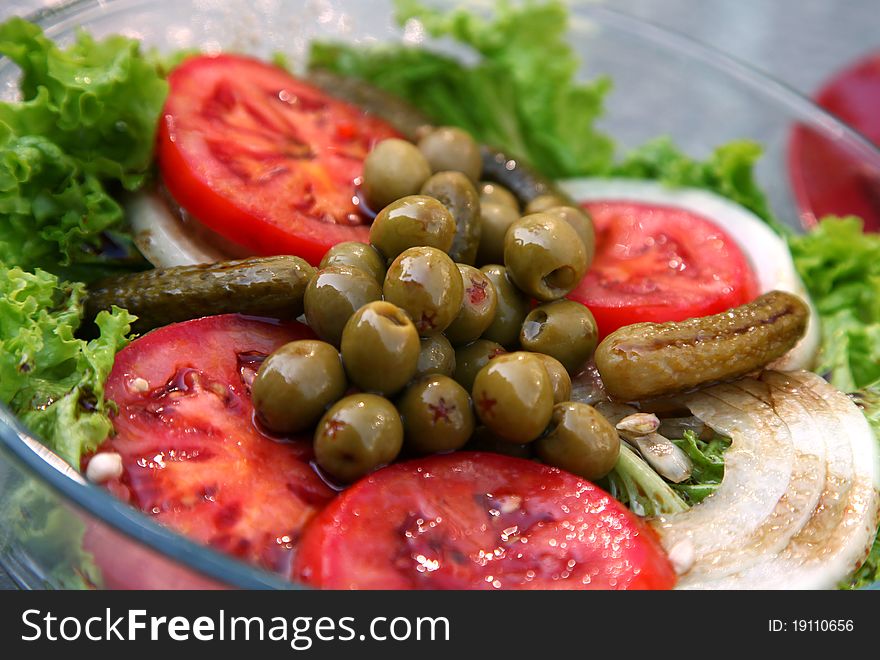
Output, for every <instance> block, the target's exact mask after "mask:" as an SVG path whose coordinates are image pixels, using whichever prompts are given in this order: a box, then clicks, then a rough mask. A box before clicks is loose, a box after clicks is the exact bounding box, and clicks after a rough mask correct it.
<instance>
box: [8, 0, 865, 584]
mask: <svg viewBox="0 0 880 660" xmlns="http://www.w3.org/2000/svg"><path fill="white" fill-rule="evenodd" d="M126 3H127V4H131V5H136V4H148V3H144V2H142V1H141V2H138V0H134V1H132V0H67V1H65V2H60V3H57V4H53V5H49V6H46V7H44V8H41V9H39V10H36V11H34V12H32V13H31V14H29V15H27V16H26V18H27V19H28V20H30V21H33V22H35V23H38V24H40V25H42V26H44V27H51V26H52V25H53V24H54V23H56V21H61V20H65V19H71V18H75V17H76V15H77V14H79V13H84V12H87V11H90V10H93V9H104V8H109V7H111V6H115V5H125V4H126ZM575 11H577V12H579V13H582V14H583V15H584V16H586V17H588V18H590V19H593V20H596V21H598V22H599V23H600V24H602V25H606V26H609V27H611V28H613V29H615V30H618V31H621V32H623V33H626V34H629V35H631V36H633V37H634V38H637V39H640V40H642V41H646V42H650V43H653V44H655V45H657V46H659V47H660V48H662V49H665V50H669V51H672V52H674V53H676V54H679V55H682V56H686V57H688V58H691V59H694V60H697V61H701V62H702V63H704V64H705V65H707V66H708V67H709V68H711V69H714V70H716V71H717V72H718V73H719V74H721V75H723V76H727V77H730V78H733V79H735V80H737V81H738V82H739V83H740V84H743V85H745V86H747V87H750V88H752V89H755V90H757V91H759V92H760V93H761V94H763V95H765V96H768V97H770V98H772V99H773V101H774V102H775V103H777V104H779V105H780V106H782V107H784V108H786V109H787V110H789V111H790V112H791V113H792V114H793V115H794V116H796V117H798V118H800V121H802V122H807V123H809V124H812V125H815V126H819V127H821V129H822V130H823V131H826V132H827V133H829V134H831V135H833V136H834V138H835V139H836V140H838V141H841V142H843V143H844V144H845V145H846V148H847V149H848V151H849V152H850V153H851V154H852V155H853V157H856V158H860V157H864V158H866V159H868V160H870V161H873V162H878V163H880V149H878V148H877V147H876V146H874V145H873V144H872V143H871V142H870V141H869V140H867V138H865V137H864V136H862V135H861V134H859V133H858V132H857V131H856V130H854V129H853V128H851V127H849V126H847V125H845V124H844V123H842V122H841V121H840V120H838V119H837V118H835V117H834V116H832V115H831V114H829V113H828V112H826V111H825V110H823V109H822V108H820V107H819V106H817V105H816V104H815V103H813V102H812V101H811V100H810V99H808V98H806V97H805V96H803V95H801V94H800V93H798V92H797V91H795V90H794V89H792V88H790V87H788V86H787V85H785V84H784V83H782V82H780V81H778V80H775V79H773V78H771V77H769V76H767V75H766V74H764V73H762V72H760V71H758V70H757V69H755V68H753V67H752V66H750V65H748V64H745V63H743V62H741V61H739V60H738V59H736V58H734V57H731V56H729V55H727V54H725V53H722V52H720V51H717V50H715V49H713V48H711V47H710V46H707V45H705V44H703V43H701V42H699V41H697V40H695V39H693V38H691V37H688V36H686V35H684V34H681V33H678V32H676V31H674V30H670V29H668V28H665V27H660V26H658V25H655V24H653V23H650V22H648V21H644V20H642V19H639V18H635V17H633V16H630V15H628V14H626V13H623V12H620V11H617V10H614V9H610V8H608V7H605V6H602V5H597V4H593V3H577V4H576V5H575ZM5 63H6V58H3V57H0V66H4V64H5ZM25 438H28V439H30V440H31V441H37V442H38V439H36V438H34V436H33V435H32V434H30V433H29V432H28V431H27V430H26V429H25V428H24V426H23V425H22V424H21V423H20V422H19V421H18V420H17V419H16V418H15V416H14V415H12V414H11V412H10V411H9V410H8V409H7V408H5V407H3V406H2V405H0V442H2V443H3V445H4V447H5V449H6V451H7V452H8V453H9V454H10V455H11V456H12V457H13V458H14V459H15V460H17V461H18V463H19V465H20V466H22V467H24V468H25V469H26V470H27V471H28V472H30V473H31V476H32V477H34V478H37V479H39V480H40V481H41V482H42V483H43V484H44V485H46V486H48V487H49V488H51V489H52V490H54V491H55V492H56V493H57V494H58V495H60V496H61V497H62V498H64V500H65V501H66V502H67V503H69V504H72V505H74V506H76V507H77V508H79V509H81V510H83V511H84V512H85V513H87V514H88V515H89V516H92V517H94V518H97V519H98V520H100V521H101V522H102V523H104V524H106V525H108V526H109V527H111V528H113V529H114V530H116V531H117V532H119V533H121V534H122V535H123V536H127V537H129V538H131V539H132V540H134V541H135V542H137V543H139V544H142V545H144V546H146V547H148V548H150V549H152V550H153V551H155V552H157V553H158V554H160V555H163V556H164V557H165V558H167V559H168V560H170V561H173V562H177V563H180V564H183V565H184V566H186V567H187V568H189V569H191V570H193V571H194V572H196V573H200V574H202V575H205V576H207V577H209V578H211V579H214V580H217V581H219V582H221V583H223V584H226V585H229V586H233V587H239V588H246V589H266V588H275V589H291V588H298V585H296V584H294V583H291V582H288V581H286V580H284V579H282V578H280V577H279V576H276V575H273V574H271V573H268V572H266V571H263V570H260V569H257V568H254V567H252V566H249V565H247V564H244V563H242V562H239V561H237V560H235V559H232V558H230V557H227V556H226V555H223V554H220V553H219V552H216V551H214V550H212V549H210V548H208V547H205V546H202V545H200V544H197V543H195V542H193V541H190V540H188V539H187V538H185V537H183V536H182V535H180V534H177V533H176V532H174V531H172V530H171V529H168V528H166V527H163V526H161V525H159V524H158V523H156V522H154V521H153V520H151V519H149V518H148V517H147V516H146V515H144V514H142V513H141V512H139V511H137V510H136V509H134V508H132V507H131V506H130V505H128V504H126V503H124V502H122V501H120V500H118V499H116V498H115V497H113V496H112V495H110V494H109V493H108V492H106V491H105V490H103V489H101V488H98V487H95V486H92V485H89V484H85V483H79V482H77V481H74V480H73V479H71V478H69V477H68V476H66V475H64V474H63V473H62V472H60V471H59V470H57V469H56V468H54V467H53V466H51V465H50V464H49V463H48V462H46V461H45V460H44V459H43V458H42V457H41V456H40V455H39V454H37V453H36V452H35V451H34V450H33V449H32V448H31V447H30V446H29V445H28V442H27V441H26V440H25Z"/></svg>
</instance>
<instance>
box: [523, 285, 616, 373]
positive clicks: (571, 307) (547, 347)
mask: <svg viewBox="0 0 880 660" xmlns="http://www.w3.org/2000/svg"><path fill="white" fill-rule="evenodd" d="M519 340H520V344H521V345H522V347H523V348H524V349H526V350H527V351H534V352H536V353H545V354H547V355H549V356H551V357H554V358H556V359H557V360H559V361H560V362H561V363H562V364H563V366H564V367H565V368H566V369H567V370H568V372H569V373H571V374H575V373H578V372H579V371H580V370H581V369H582V368H583V366H584V363H585V362H586V361H587V360H588V359H589V358H590V357H591V356H592V355H593V353H594V352H595V350H596V344H597V343H598V341H599V336H598V330H597V329H596V320H595V319H594V318H593V314H592V312H590V310H589V309H588V308H587V307H585V306H584V305H582V304H580V303H579V302H575V301H573V300H556V301H554V302H551V303H544V304H543V305H538V306H537V307H535V308H534V309H533V310H532V311H530V312H529V313H528V315H527V316H526V318H525V321H523V325H522V331H521V332H520V337H519Z"/></svg>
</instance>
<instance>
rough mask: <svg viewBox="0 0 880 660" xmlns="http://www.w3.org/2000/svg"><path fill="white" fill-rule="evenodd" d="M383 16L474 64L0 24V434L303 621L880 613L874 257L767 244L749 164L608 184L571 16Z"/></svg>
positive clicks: (605, 151)
mask: <svg viewBox="0 0 880 660" xmlns="http://www.w3.org/2000/svg"><path fill="white" fill-rule="evenodd" d="M396 7H397V19H398V20H399V21H400V22H401V24H404V23H406V22H407V21H411V20H418V21H420V22H421V24H422V25H423V27H424V29H425V30H426V31H427V33H428V34H430V35H431V36H432V37H434V38H451V39H454V40H456V41H457V42H459V43H460V44H461V45H462V46H464V47H468V48H469V49H471V50H472V51H473V54H474V57H473V58H472V61H469V62H468V63H464V62H462V61H459V60H457V59H455V58H454V57H452V56H450V55H448V54H443V53H441V52H439V51H434V50H431V49H430V48H429V47H428V46H419V47H414V46H406V45H352V44H344V43H325V42H315V43H313V44H311V48H310V52H309V58H308V63H307V64H308V66H307V70H306V71H304V72H301V73H298V74H293V73H291V72H290V70H289V68H290V67H289V66H288V65H287V63H286V62H285V60H284V58H283V57H281V56H279V57H277V58H276V61H274V62H271V63H270V62H263V61H258V60H256V59H253V58H251V57H248V56H246V55H240V54H232V53H224V54H210V55H208V54H202V53H198V52H182V53H174V54H159V53H156V52H153V51H148V50H145V49H144V48H143V47H142V46H141V44H139V43H138V42H137V41H135V40H132V39H129V38H126V37H121V36H115V37H109V38H107V39H104V40H101V41H98V40H95V39H93V38H92V37H91V36H90V35H89V34H88V33H86V32H80V33H79V34H78V36H77V39H76V42H75V43H74V44H73V45H72V46H70V47H69V48H66V49H62V48H60V47H59V46H57V45H56V44H54V43H53V42H52V41H51V40H49V39H48V38H46V37H45V36H44V35H43V34H42V32H41V30H40V28H39V27H37V26H35V25H33V24H31V23H28V22H27V21H24V20H22V19H18V18H13V19H10V20H8V21H6V22H5V23H3V24H0V53H2V54H3V55H5V56H6V57H8V58H10V59H11V60H13V61H14V62H15V63H16V64H17V65H18V66H19V67H20V68H21V72H22V75H21V81H20V88H21V100H20V101H16V102H7V103H0V402H2V403H3V404H4V405H6V406H8V407H9V408H10V409H11V410H12V411H13V412H14V413H15V414H16V415H17V416H18V417H19V418H20V419H21V420H22V421H23V422H24V423H25V424H26V425H27V426H28V427H29V428H30V429H31V430H32V431H33V432H34V434H35V435H36V436H37V437H39V438H41V439H42V440H43V441H44V442H45V444H46V445H47V446H48V447H49V448H50V449H51V450H52V451H54V452H55V453H56V454H57V455H58V456H60V457H61V458H62V459H64V460H65V461H67V462H68V463H69V464H70V465H71V466H73V467H74V468H76V469H78V470H81V471H82V472H83V474H84V475H85V477H86V478H87V479H88V480H89V481H91V482H93V483H95V484H97V485H100V487H103V488H106V489H108V490H109V491H110V492H111V493H113V494H114V495H116V496H117V497H119V498H121V499H122V500H124V501H126V502H129V503H130V504H131V505H132V506H134V507H137V508H139V509H140V510H142V511H143V512H145V513H146V514H148V515H150V516H152V517H154V518H155V519H156V520H157V521H158V522H160V523H161V524H163V525H167V526H169V527H171V528H173V529H175V530H177V531H180V532H181V533H183V534H185V535H187V536H189V537H190V538H193V539H195V540H197V541H200V542H202V543H204V544H207V545H209V546H211V547H213V548H215V549H218V550H220V551H223V552H226V553H228V554H230V555H233V556H235V557H238V558H240V559H242V560H244V561H247V562H250V563H252V564H254V565H256V566H259V567H261V568H264V569H267V570H270V571H274V572H277V573H279V574H280V575H282V576H284V577H285V578H288V579H291V580H296V581H300V582H303V583H305V584H308V585H312V586H316V587H324V588H488V589H500V588H672V587H679V588H829V587H835V586H839V587H843V588H852V587H861V586H865V585H868V584H871V583H873V582H875V581H877V580H880V541H878V540H877V526H878V518H880V494H878V488H880V458H878V457H880V446H878V441H877V438H876V436H875V433H874V431H875V430H876V429H877V428H878V426H877V419H878V410H880V408H878V401H880V399H878V394H877V392H878V381H880V237H878V235H875V234H866V233H863V231H862V223H861V221H860V220H859V219H858V218H855V217H846V218H839V217H827V218H824V219H822V220H821V221H820V222H819V223H818V225H817V226H816V227H815V228H814V229H812V230H811V231H809V232H808V233H806V234H798V233H795V232H793V231H792V230H790V229H789V228H787V227H786V226H785V225H784V224H783V223H781V222H780V221H779V220H778V219H777V218H776V217H774V215H773V212H772V210H771V209H770V207H769V205H768V203H767V201H766V198H765V196H764V194H763V192H762V191H761V189H760V187H759V186H758V185H757V184H756V182H755V179H754V177H753V168H754V165H755V163H756V161H757V160H758V159H759V158H760V156H761V147H760V146H759V145H757V144H754V143H752V142H747V141H740V142H733V143H729V144H726V145H722V146H719V147H718V148H717V149H716V150H715V151H714V153H713V154H712V155H711V156H710V157H709V158H708V159H707V160H705V161H696V160H693V159H692V158H690V157H689V156H687V155H686V154H684V153H682V152H681V151H680V150H679V149H677V148H676V146H675V145H674V144H673V143H672V142H671V141H669V140H668V139H665V138H658V139H657V140H655V141H652V142H650V143H648V144H646V145H644V146H642V147H641V148H639V149H636V150H635V151H632V152H629V153H625V154H619V153H618V152H617V151H616V149H615V146H614V142H613V139H612V137H611V136H609V135H607V134H605V133H603V132H602V131H600V130H599V129H598V128H597V126H596V121H597V119H598V118H599V117H600V116H601V113H602V108H603V100H604V98H605V96H606V95H607V94H608V93H609V90H610V88H611V81H609V80H607V79H598V80H595V81H592V82H582V81H580V80H579V79H578V78H577V76H576V73H577V70H578V68H579V64H580V63H579V62H578V61H577V58H576V57H575V55H574V52H573V50H572V48H571V46H570V45H569V43H568V41H567V36H566V35H567V20H568V16H567V12H566V9H565V7H564V6H563V5H562V4H561V3H558V2H553V1H551V2H546V3H536V2H527V3H524V4H522V5H514V4H511V3H507V2H499V3H497V6H496V8H495V12H494V14H493V15H492V16H490V17H487V16H485V15H481V14H475V13H472V12H470V11H468V10H464V9H460V10H451V11H437V10H433V9H431V8H428V7H426V6H424V5H422V4H421V3H419V2H415V1H411V0H401V1H399V2H397V3H396ZM872 429H873V430H872ZM19 495H20V496H19V497H17V498H13V500H12V501H10V502H7V503H5V509H6V510H5V512H4V515H6V516H7V517H10V518H15V511H14V509H15V507H21V508H22V509H24V508H26V507H27V506H28V505H29V502H28V499H29V498H30V497H32V496H33V494H32V493H29V492H22V493H20V494H19ZM57 524H59V521H57V520H53V521H43V525H42V527H41V526H39V525H38V526H37V528H36V529H30V530H29V532H30V533H45V534H46V542H47V543H50V542H51V534H50V532H51V530H52V529H53V528H54V526H55V525H57ZM82 534H83V535H84V536H83V542H82V545H81V547H77V548H75V549H70V548H67V549H64V550H63V551H64V552H77V553H82V554H83V555H85V556H86V557H87V558H86V559H84V561H85V562H86V563H88V564H89V565H90V566H92V567H93V569H94V570H91V571H86V572H85V574H87V579H86V582H87V583H88V584H92V583H96V584H101V583H104V584H109V583H112V581H113V580H112V576H108V568H107V566H106V565H102V561H104V559H102V552H101V550H100V548H99V547H96V546H95V544H94V543H92V544H90V541H89V534H88V530H84V531H83V532H82ZM102 573H103V575H102ZM126 579H127V580H128V582H124V583H123V584H125V585H127V586H140V585H142V584H145V583H142V582H138V581H137V576H136V575H134V576H132V575H128V576H127V578H126Z"/></svg>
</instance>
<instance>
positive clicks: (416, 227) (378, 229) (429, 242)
mask: <svg viewBox="0 0 880 660" xmlns="http://www.w3.org/2000/svg"><path fill="white" fill-rule="evenodd" d="M454 238H455V218H453V217H452V214H451V213H450V212H449V209H447V208H446V207H445V206H443V204H442V203H441V202H439V201H437V200H436V199H434V198H433V197H427V196H426V195H410V196H409V197H403V198H402V199H398V200H396V201H394V202H392V203H391V204H389V205H388V206H386V207H385V208H383V209H382V210H381V211H379V214H378V215H377V216H376V219H375V220H374V221H373V224H372V225H371V226H370V243H371V244H372V245H373V247H375V248H376V249H377V250H379V252H381V253H382V254H383V255H384V256H385V258H386V259H394V258H395V257H396V256H397V255H399V254H400V253H401V252H403V251H404V250H407V249H409V248H412V247H420V246H428V247H434V248H437V249H438V250H441V251H443V252H448V251H449V248H451V247H452V241H453V239H454Z"/></svg>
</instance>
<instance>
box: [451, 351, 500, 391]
mask: <svg viewBox="0 0 880 660" xmlns="http://www.w3.org/2000/svg"><path fill="white" fill-rule="evenodd" d="M505 353H507V351H506V350H505V348H504V347H503V346H502V345H501V344H497V343H495V342H494V341H489V340H487V339H478V340H477V341H475V342H473V343H472V344H468V345H467V346H460V347H459V348H456V349H455V375H454V376H453V377H454V378H455V380H456V381H457V382H458V383H459V384H460V385H461V386H462V387H463V388H465V389H466V390H467V391H468V392H470V391H471V389H472V388H473V386H474V379H475V378H476V377H477V374H478V373H479V372H480V369H482V368H483V367H485V366H486V365H487V364H489V360H491V359H493V358H495V357H497V356H499V355H504V354H505Z"/></svg>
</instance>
